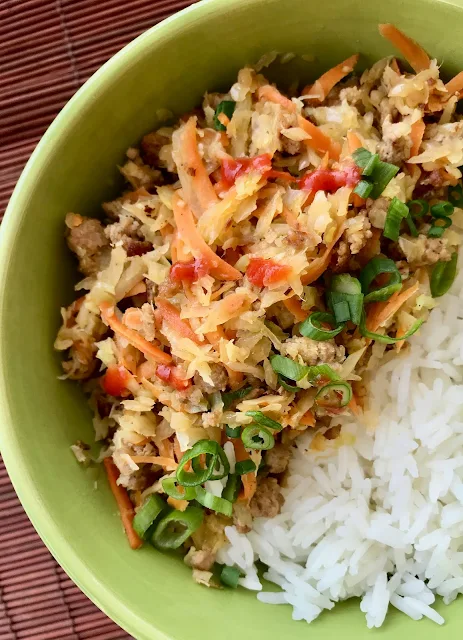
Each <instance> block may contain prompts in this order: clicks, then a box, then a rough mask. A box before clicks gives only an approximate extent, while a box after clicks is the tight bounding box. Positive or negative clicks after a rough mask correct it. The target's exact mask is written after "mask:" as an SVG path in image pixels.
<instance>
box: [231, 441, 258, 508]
mask: <svg viewBox="0 0 463 640" xmlns="http://www.w3.org/2000/svg"><path fill="white" fill-rule="evenodd" d="M232 442H233V447H234V449H235V457H236V461H237V462H241V461H242V460H250V459H251V456H250V455H249V453H248V452H247V451H246V449H245V448H244V444H243V441H242V440H241V438H233V440H232ZM241 481H242V483H243V490H242V492H241V493H240V495H239V496H238V500H242V501H246V502H247V503H248V504H249V502H250V501H251V498H252V496H253V495H254V494H255V492H256V489H257V478H256V474H255V473H254V472H251V473H245V474H244V475H243V476H241Z"/></svg>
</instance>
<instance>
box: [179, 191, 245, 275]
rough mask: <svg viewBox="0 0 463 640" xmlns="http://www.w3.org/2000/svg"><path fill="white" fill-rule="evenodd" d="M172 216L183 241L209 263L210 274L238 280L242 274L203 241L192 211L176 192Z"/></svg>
mask: <svg viewBox="0 0 463 640" xmlns="http://www.w3.org/2000/svg"><path fill="white" fill-rule="evenodd" d="M172 206H173V209H174V218H175V223H176V225H177V229H178V232H179V234H180V237H181V238H182V240H183V242H185V244H187V245H188V246H189V247H190V249H191V250H192V251H193V252H197V253H198V254H199V255H200V256H201V257H202V258H203V259H204V260H205V262H206V263H207V264H208V265H209V268H210V272H211V274H212V275H213V276H214V277H215V278H217V279H218V280H239V279H240V278H242V277H243V276H242V274H241V273H240V272H239V271H238V269H235V268H234V267H232V266H231V265H230V264H228V262H225V260H222V259H221V258H219V256H218V255H217V254H215V253H214V252H213V251H212V249H211V248H210V247H209V246H208V245H207V244H206V243H205V241H204V239H203V237H202V236H201V234H200V233H199V231H198V229H197V228H196V225H195V221H194V218H193V213H192V211H191V209H190V208H189V207H188V205H187V204H186V203H185V202H184V201H183V200H181V198H180V196H179V195H178V194H177V193H176V194H175V195H174V197H173V199H172Z"/></svg>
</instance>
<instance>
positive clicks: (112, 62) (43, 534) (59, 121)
mask: <svg viewBox="0 0 463 640" xmlns="http://www.w3.org/2000/svg"><path fill="white" fill-rule="evenodd" d="M254 1H255V2H257V3H262V4H264V3H266V2H267V1H268V0H254ZM225 3H226V5H227V11H234V10H236V9H237V8H240V7H245V6H246V5H247V4H248V3H249V0H201V2H196V3H195V4H193V5H190V6H189V7H186V8H185V9H182V10H181V11H179V12H177V13H174V14H173V15H172V16H170V17H168V18H166V19H165V20H163V21H162V22H160V23H159V24H157V25H154V26H153V27H151V28H150V29H148V30H146V31H145V32H143V33H142V34H140V35H139V36H138V37H137V38H135V39H134V40H132V41H131V42H130V43H128V44H127V45H126V46H125V47H123V48H122V49H121V50H120V51H118V52H117V53H116V54H115V55H114V56H112V57H111V58H110V59H109V60H108V61H107V62H105V63H104V64H103V65H102V66H101V67H100V68H99V69H98V70H97V71H96V72H95V73H94V74H93V75H92V76H91V77H90V78H89V79H88V80H87V81H86V82H85V83H84V84H83V85H82V86H81V87H80V89H78V91H77V92H76V93H75V94H74V95H73V96H72V97H71V99H70V100H69V101H68V103H67V104H66V105H65V106H64V107H63V109H62V110H61V111H60V113H59V114H58V115H57V117H56V118H55V119H54V120H53V122H52V123H51V125H50V126H49V127H48V129H47V130H46V132H45V133H44V135H43V136H42V138H41V139H40V141H39V143H38V144H37V146H36V148H35V149H34V151H33V153H32V155H31V156H30V158H29V160H28V161H27V163H26V166H25V167H24V169H23V171H22V173H21V175H20V177H19V180H18V182H17V183H16V186H15V188H14V191H13V194H12V195H11V198H10V200H9V202H8V206H7V208H6V211H5V215H4V219H3V221H2V224H1V228H0V282H4V281H5V279H6V277H7V273H8V265H9V262H10V256H11V254H12V252H13V251H14V247H15V244H16V241H17V236H18V235H19V233H20V230H21V227H22V223H23V221H24V219H25V217H26V215H27V214H26V211H27V203H28V201H29V198H30V194H31V193H32V192H33V191H34V188H35V185H36V183H37V182H38V181H39V180H40V178H41V173H42V170H43V166H46V164H47V158H48V157H50V156H51V155H52V153H53V151H52V150H53V148H54V146H55V144H56V140H57V139H58V138H59V137H60V135H61V134H62V133H63V130H65V129H67V128H68V127H72V126H73V124H74V123H75V122H76V120H77V119H78V118H79V113H80V112H81V110H82V108H85V106H88V105H89V104H90V103H91V102H92V101H93V99H94V95H95V92H96V91H98V93H101V92H104V91H105V89H106V88H107V87H109V86H111V84H112V82H113V81H114V80H115V79H116V78H117V77H118V76H119V74H120V73H121V72H122V71H123V68H124V67H125V65H126V64H127V61H128V59H131V60H132V61H136V60H137V58H138V57H142V56H143V53H144V51H145V50H146V47H149V46H150V43H154V42H159V41H162V40H171V39H172V38H174V37H175V36H176V35H177V34H178V35H179V36H181V32H182V30H183V28H184V27H186V26H187V25H188V24H190V23H191V21H195V22H198V21H202V20H205V19H207V18H208V17H209V16H210V15H213V14H214V13H217V12H222V11H223V7H224V4H225ZM4 313H5V291H4V287H2V288H1V289H0V326H1V325H2V324H3V323H2V319H3V318H4ZM5 340H6V338H5V336H4V334H3V333H1V332H0V362H1V361H3V359H4V347H5ZM5 374H6V372H5V369H4V367H1V366H0V451H1V454H2V457H3V461H4V463H5V467H6V469H7V472H8V474H9V477H10V479H11V482H12V484H13V487H14V489H15V491H16V493H17V495H18V497H19V499H20V502H21V504H22V506H23V508H24V510H25V512H26V514H27V516H28V518H29V519H30V520H31V522H32V524H33V526H34V528H35V529H36V531H37V533H38V534H39V536H40V538H41V539H42V541H43V542H44V543H45V545H46V546H47V548H48V550H49V551H50V553H51V554H52V555H53V557H54V558H55V559H56V560H57V562H58V563H59V564H60V565H61V566H62V567H63V569H64V570H65V571H66V573H67V574H68V576H69V577H70V578H71V579H72V581H73V582H74V583H75V584H76V585H77V586H78V587H79V589H81V591H82V592H83V593H84V594H85V595H86V596H87V597H88V598H89V599H90V600H91V601H92V602H93V603H94V604H95V605H96V606H97V607H98V608H99V609H100V610H101V611H103V612H104V613H105V614H106V615H107V616H109V617H110V618H111V619H112V620H113V621H114V622H116V623H117V624H118V625H119V626H120V627H121V628H122V629H124V630H125V631H127V632H128V633H130V634H132V635H133V636H134V637H136V638H150V639H152V640H172V638H171V636H167V635H165V634H164V633H163V632H161V631H159V630H158V629H155V628H154V627H153V626H152V625H151V624H149V623H148V622H146V620H144V618H142V617H141V616H140V615H138V614H136V613H135V612H134V611H132V610H131V609H129V607H128V606H127V605H126V604H125V602H124V601H123V600H121V599H119V598H118V597H117V596H116V595H115V593H114V591H113V590H112V589H111V587H110V586H107V585H105V584H104V583H102V582H100V581H99V580H98V579H97V578H96V576H95V575H94V574H93V573H92V572H91V571H89V568H88V566H87V564H86V562H85V559H84V558H80V557H78V556H77V554H76V553H75V552H74V550H73V549H72V546H71V545H70V544H69V543H68V542H67V540H66V539H65V538H63V537H62V535H61V533H60V529H59V526H58V524H57V523H56V522H55V521H54V520H53V518H52V517H51V516H50V515H49V514H48V513H47V511H46V509H43V508H42V500H41V496H40V492H39V491H38V490H37V488H36V487H35V485H34V483H33V482H32V478H31V475H30V472H29V469H28V467H27V465H26V464H25V461H24V459H23V457H22V454H21V449H20V447H19V446H18V442H17V440H16V437H15V430H14V424H13V419H12V415H11V411H10V397H9V396H10V394H9V392H8V385H7V380H6V375H5Z"/></svg>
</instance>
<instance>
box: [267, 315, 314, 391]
mask: <svg viewBox="0 0 463 640" xmlns="http://www.w3.org/2000/svg"><path fill="white" fill-rule="evenodd" d="M304 322H305V321H304ZM303 324H304V323H303ZM301 326H302V325H301ZM303 335H304V334H303ZM270 364H271V365H272V368H273V370H274V371H275V373H280V374H281V375H282V376H284V377H285V378H288V380H294V381H295V382H297V381H298V380H301V378H303V377H304V376H305V375H306V373H307V367H306V366H304V365H302V364H299V363H298V362H295V361H294V360H291V358H286V357H285V356H280V355H273V356H270Z"/></svg>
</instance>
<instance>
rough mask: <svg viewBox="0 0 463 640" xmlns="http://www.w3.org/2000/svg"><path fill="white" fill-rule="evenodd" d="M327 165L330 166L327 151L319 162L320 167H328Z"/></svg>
mask: <svg viewBox="0 0 463 640" xmlns="http://www.w3.org/2000/svg"><path fill="white" fill-rule="evenodd" d="M329 166H330V154H329V153H328V151H327V152H326V153H325V155H324V156H323V158H322V161H321V163H320V169H328V167H329Z"/></svg>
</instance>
